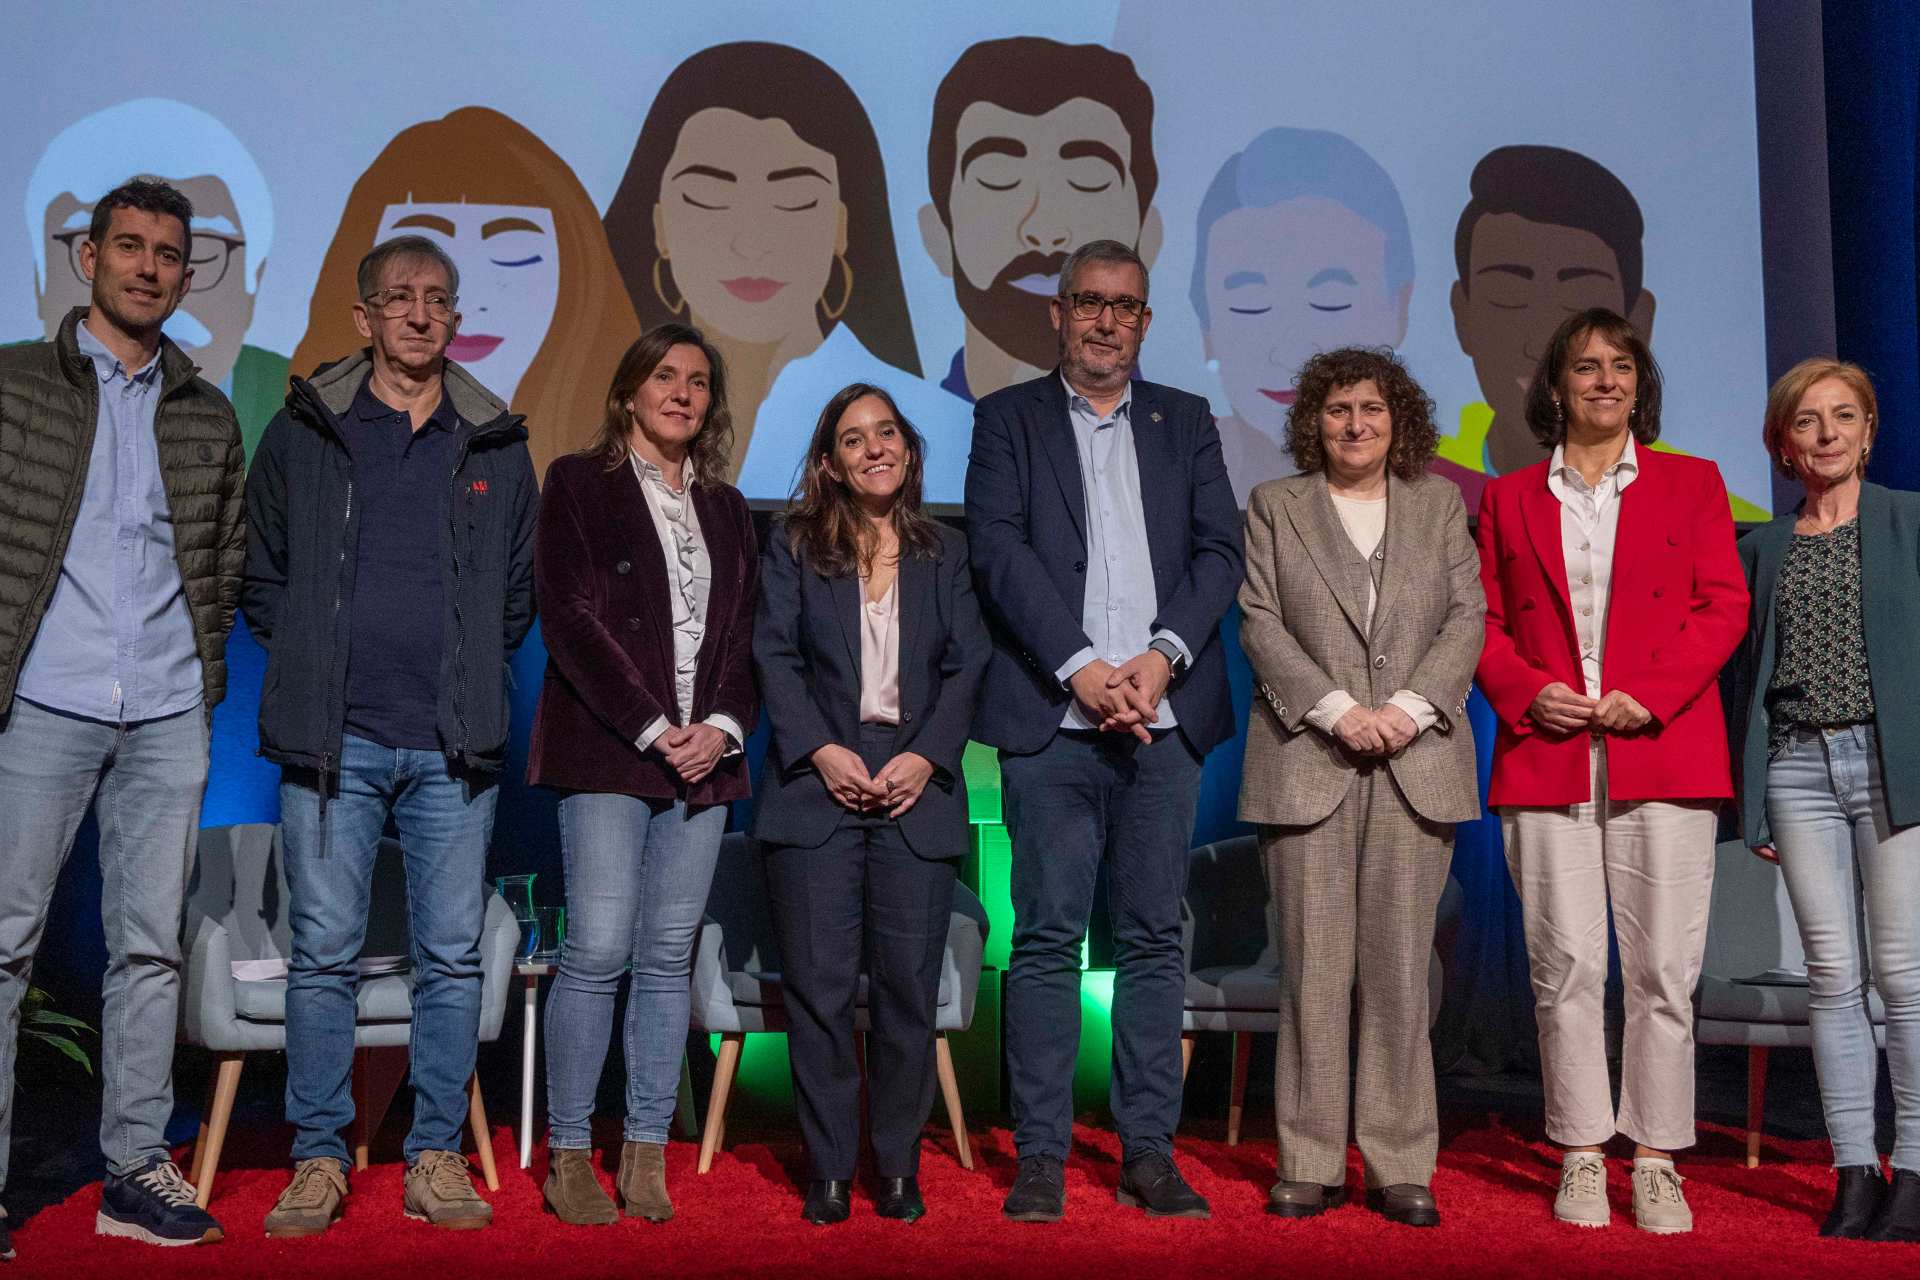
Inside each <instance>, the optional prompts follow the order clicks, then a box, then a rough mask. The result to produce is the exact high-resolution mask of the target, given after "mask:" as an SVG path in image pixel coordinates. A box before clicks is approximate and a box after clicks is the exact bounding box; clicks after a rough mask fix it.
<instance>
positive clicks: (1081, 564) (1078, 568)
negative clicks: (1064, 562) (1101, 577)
mask: <svg viewBox="0 0 1920 1280" xmlns="http://www.w3.org/2000/svg"><path fill="white" fill-rule="evenodd" d="M1073 571H1074V572H1075V573H1085V572H1086V571H1087V562H1086V561H1085V560H1075V561H1074V562H1073Z"/></svg>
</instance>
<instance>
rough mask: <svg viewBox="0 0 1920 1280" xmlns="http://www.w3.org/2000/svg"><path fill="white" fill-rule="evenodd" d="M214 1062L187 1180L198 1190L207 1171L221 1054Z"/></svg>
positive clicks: (217, 1055) (215, 1057) (201, 1108)
mask: <svg viewBox="0 0 1920 1280" xmlns="http://www.w3.org/2000/svg"><path fill="white" fill-rule="evenodd" d="M213 1064H214V1070H212V1071H209V1072H208V1073H207V1096H206V1099H205V1100H204V1101H202V1102H201V1104H200V1132H199V1133H198V1134H196V1135H195V1136H194V1139H193V1168H192V1170H191V1171H190V1172H189V1173H188V1174H187V1181H188V1182H191V1183H192V1184H193V1185H194V1187H195V1189H196V1190H197V1189H198V1188H199V1186H200V1175H201V1174H202V1173H204V1172H206V1170H205V1169H204V1168H203V1166H204V1165H205V1164H206V1160H207V1129H208V1127H209V1126H208V1121H210V1120H211V1119H212V1118H213V1092H214V1088H215V1086H217V1085H218V1084H219V1082H220V1071H219V1066H220V1055H219V1054H215V1055H214V1058H213Z"/></svg>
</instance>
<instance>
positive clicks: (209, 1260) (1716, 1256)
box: [0, 1118, 1920, 1280]
mask: <svg viewBox="0 0 1920 1280" xmlns="http://www.w3.org/2000/svg"><path fill="white" fill-rule="evenodd" d="M1256 1123H1257V1122H1256ZM1196 1130H1197V1131H1198V1132H1200V1133H1202V1134H1210V1135H1218V1133H1219V1129H1218V1128H1217V1126H1216V1127H1214V1128H1212V1129H1211V1130H1209V1129H1208V1128H1206V1127H1205V1125H1204V1123H1202V1124H1200V1125H1197V1126H1196ZM928 1133H929V1137H928V1140H927V1144H926V1149H925V1153H924V1159H923V1161H922V1167H921V1186H922V1188H923V1189H924V1191H925V1193H926V1198H927V1202H928V1206H929V1209H930V1212H929V1214H928V1216H927V1217H926V1218H924V1219H923V1220H921V1221H920V1222H919V1223H917V1224H914V1225H912V1226H903V1225H901V1224H898V1223H894V1222H886V1221H882V1220H880V1219H877V1218H875V1217H873V1215H872V1206H871V1201H870V1200H868V1199H867V1198H866V1197H865V1196H864V1195H863V1194H860V1193H856V1196H855V1200H854V1217H853V1220H852V1221H850V1222H848V1223H845V1224H843V1225H841V1226H837V1227H829V1228H814V1227H808V1226H807V1225H806V1224H804V1223H802V1222H801V1221H800V1220H799V1218H798V1212H799V1207H800V1200H799V1193H798V1192H797V1191H796V1190H795V1188H794V1182H793V1179H794V1178H795V1176H796V1175H797V1174H799V1172H800V1167H799V1166H800V1151H799V1144H798V1141H797V1139H796V1138H794V1137H793V1136H791V1134H790V1133H787V1132H784V1131H781V1132H775V1131H766V1130H758V1131H757V1130H754V1129H751V1128H748V1129H747V1131H746V1132H743V1133H741V1134H740V1135H739V1139H740V1140H739V1141H738V1143H737V1144H736V1145H734V1146H732V1147H730V1148H729V1149H728V1150H726V1151H724V1152H722V1153H721V1155H720V1156H719V1157H718V1158H717V1159H716V1160H715V1162H714V1168H713V1172H711V1173H709V1174H708V1175H706V1176H705V1177H701V1176H699V1175H697V1174H695V1173H694V1156H695V1147H694V1145H693V1144H690V1143H682V1142H677V1143H675V1144H674V1145H673V1147H672V1149H671V1151H670V1153H669V1156H668V1176H669V1180H670V1185H671V1187H672V1190H673V1194H674V1200H675V1202H676V1205H677V1208H678V1216H677V1217H675V1219H674V1220H673V1221H672V1222H670V1223H667V1224H665V1225H653V1224H648V1223H644V1222H639V1221H623V1222H621V1223H619V1224H618V1225H615V1226H611V1227H591V1228H569V1227H564V1226H562V1225H560V1224H559V1223H558V1222H557V1221H555V1220H554V1218H553V1217H552V1216H551V1215H549V1214H546V1213H544V1212H543V1211H542V1205H541V1201H540V1182H539V1179H540V1178H541V1177H543V1176H544V1174H545V1166H544V1161H543V1159H541V1158H540V1157H538V1156H536V1162H535V1165H534V1167H533V1168H531V1169H528V1170H525V1171H522V1170H520V1169H517V1168H514V1167H513V1165H514V1155H513V1144H512V1139H511V1136H510V1135H509V1133H508V1131H507V1130H506V1129H504V1128H502V1129H500V1130H499V1131H498V1133H497V1135H496V1141H495V1149H496V1151H497V1152H498V1158H499V1161H500V1172H501V1187H500V1190H499V1192H498V1193H497V1194H495V1195H493V1196H492V1197H491V1198H492V1200H493V1203H494V1207H495V1218H494V1225H493V1226H492V1227H491V1228H490V1229H488V1230H486V1231H478V1232H444V1231H438V1230H435V1229H434V1228H431V1227H428V1226H426V1225H425V1224H423V1223H418V1222H411V1221H407V1220H405V1219H403V1218H402V1217H401V1215H400V1195H401V1183H400V1166H399V1165H398V1164H397V1163H386V1164H381V1165H376V1166H375V1167H374V1168H372V1169H370V1170H369V1171H368V1172H367V1173H365V1174H362V1175H360V1176H358V1177H357V1178H355V1179H354V1183H353V1195H352V1198H351V1199H350V1200H349V1202H348V1208H347V1214H346V1217H345V1218H344V1219H343V1220H342V1221H341V1222H340V1223H339V1224H338V1225H337V1226H335V1227H334V1228H333V1230H332V1231H330V1232H328V1233H327V1234H326V1235H325V1236H323V1237H320V1238H318V1239H314V1240H292V1241H270V1240H267V1239H266V1238H265V1237H264V1236H262V1235H261V1234H260V1220H261V1217H262V1216H263V1215H264V1214H265V1213H266V1211H267V1209H268V1208H269V1207H270V1206H271V1204H272V1202H273V1199H274V1197H275V1195H276V1194H278V1192H279V1190H280V1188H281V1187H282V1186H283V1185H284V1184H285V1181H286V1176H287V1174H286V1170H285V1168H284V1167H283V1166H281V1165H280V1164H278V1163H277V1161H276V1160H275V1158H274V1154H273V1152H272V1151H270V1149H269V1147H270V1144H271V1143H273V1142H275V1141H277V1140H278V1139H280V1138H281V1137H282V1135H280V1134H260V1135H253V1138H252V1140H249V1135H246V1134H238V1133H237V1134H235V1135H234V1138H233V1140H232V1141H231V1142H230V1143H229V1150H230V1151H233V1153H234V1155H233V1159H234V1163H233V1164H232V1165H230V1166H229V1168H228V1169H227V1170H226V1171H224V1172H223V1173H222V1174H221V1176H220V1179H219V1182H218V1185H217V1187H216V1189H215V1196H214V1200H213V1205H212V1208H213V1211H214V1212H215V1214H216V1215H217V1216H218V1217H219V1218H220V1219H221V1221H222V1223H223V1224H224V1226H225V1228H226V1231H227V1239H226V1241H225V1242H224V1243H222V1244H218V1245H212V1246H206V1247H198V1248H191V1249H173V1250H158V1249H151V1248H147V1247H144V1246H141V1245H136V1244H131V1243H128V1242H125V1241H120V1240H102V1239H98V1238H96V1237H95V1236H94V1235H93V1214H94V1209H95V1207H96V1204H97V1199H98V1188H96V1187H88V1188H85V1189H83V1190H81V1191H80V1192H78V1193H76V1194H75V1195H73V1196H72V1197H70V1198H69V1199H68V1200H66V1201H65V1202H63V1203H61V1204H57V1205H54V1206H51V1207H49V1208H47V1209H45V1210H43V1211H42V1212H40V1213H39V1214H37V1215H35V1216H34V1218H33V1219H32V1220H31V1221H29V1222H28V1223H26V1224H25V1225H24V1226H22V1227H21V1228H20V1229H18V1230H17V1231H16V1232H15V1235H14V1239H15V1243H16V1244H17V1246H18V1248H19V1251H20V1257H19V1260H18V1261H17V1262H15V1263H13V1264H12V1265H10V1266H5V1267H0V1280H17V1278H19V1277H25V1276H28V1275H43V1274H44V1275H61V1276H79V1275H118V1276H127V1277H136V1276H137V1277H142V1278H144V1277H166V1276H186V1277H194V1278H195V1280H214V1278H216V1277H228V1276H272V1277H283V1276H285V1277H293V1276H316V1277H326V1278H327V1280H342V1278H343V1277H349V1276H402V1275H410V1276H415V1277H419V1278H420V1280H427V1278H428V1277H460V1278H461V1280H495V1278H499V1280H547V1278H548V1277H561V1276H612V1275H657V1276H669V1277H675V1278H676V1280H678V1278H679V1277H686V1276H698V1275H725V1274H738V1273H746V1272H765V1273H768V1274H772V1275H778V1276H782V1277H787V1276H812V1275H821V1276H836V1277H838V1276H899V1275H911V1276H916V1277H917V1276H934V1275H962V1274H965V1275H970V1276H975V1277H981V1276H999V1275H1020V1276H1025V1275H1044V1276H1046V1277H1048V1280H1065V1278H1066V1277H1074V1276H1097V1277H1101V1280H1121V1278H1122V1277H1125V1278H1127V1280H1131V1278H1132V1277H1157V1276H1168V1277H1182V1276H1185V1275H1194V1276H1204V1277H1214V1276H1239V1275H1247V1276H1253V1275H1259V1276H1274V1275H1288V1276H1303V1277H1304V1276H1313V1277H1320V1276H1346V1275H1356V1276H1358V1275H1369V1276H1371V1275H1419V1276H1461V1277H1476V1278H1477V1277H1485V1276H1489V1275H1520V1274H1528V1275H1537V1276H1542V1277H1556V1278H1557V1277H1561V1276H1588V1275H1591V1276H1601V1275H1605V1276H1609V1277H1613V1278H1615V1280H1632V1278H1633V1277H1640V1276H1682V1275H1684V1276H1687V1277H1689V1278H1690V1280H1725V1278H1727V1277H1733V1276H1738V1277H1740V1280H1760V1278H1762V1277H1771V1276H1779V1277H1792V1280H1809V1277H1817V1276H1822V1275H1844V1276H1846V1277H1847V1278H1848V1280H1858V1278H1863V1277H1869V1276H1896V1275H1897V1276H1920V1245H1870V1244H1864V1243H1858V1242H1853V1241H1827V1240H1821V1239H1819V1238H1818V1237H1816V1236H1815V1234H1814V1230H1815V1228H1816V1226H1817V1225H1818V1222H1819V1218H1820V1216H1821V1215H1823V1214H1824V1213H1825V1211H1826V1207H1827V1203H1828V1200H1829V1197H1830V1195H1831V1191H1830V1187H1831V1181H1830V1180H1831V1177H1832V1174H1831V1171H1830V1170H1828V1169H1827V1168H1825V1167H1824V1164H1823V1161H1824V1159H1825V1157H1826V1148H1825V1144H1824V1143H1813V1142H1803V1143H1769V1144H1768V1145H1767V1148H1766V1152H1765V1158H1766V1163H1764V1164H1762V1165H1761V1167H1760V1168H1758V1169H1747V1168H1745V1167H1744V1164H1743V1163H1742V1161H1741V1159H1740V1149H1739V1146H1738V1144H1737V1142H1736V1136H1735V1135H1733V1134H1731V1133H1729V1132H1727V1131H1725V1130H1715V1129H1709V1130H1706V1131H1704V1132H1703V1135H1702V1139H1703V1140H1702V1144H1701V1147H1700V1148H1699V1149H1698V1150H1697V1151H1696V1153H1695V1156H1694V1158H1693V1159H1691V1160H1688V1161H1686V1162H1685V1163H1684V1164H1683V1166H1682V1171H1683V1172H1684V1173H1685V1174H1686V1175H1687V1178H1688V1181H1687V1187H1686V1189H1687V1195H1688V1199H1689V1201H1690V1202H1691V1204H1692V1205H1693V1211H1694V1217H1695V1221H1696V1223H1697V1228H1696V1230H1695V1231H1694V1233H1693V1234H1692V1235H1690V1236H1667V1237H1654V1236H1648V1235H1644V1234H1642V1233H1641V1232H1638V1231H1636V1230H1634V1229H1633V1226H1632V1220H1633V1219H1632V1208H1631V1192H1630V1190H1629V1188H1628V1186H1627V1178H1626V1174H1625V1172H1624V1167H1625V1166H1624V1164H1623V1163H1622V1162H1617V1161H1616V1162H1613V1164H1614V1167H1613V1172H1612V1187H1611V1190H1612V1197H1613V1211H1614V1225H1613V1226H1612V1227H1609V1228H1607V1229H1605V1230H1600V1231H1593V1230H1583V1229H1581V1228H1577V1227H1565V1226H1561V1225H1559V1224H1556V1223H1554V1222H1553V1221H1552V1220H1551V1218H1550V1216H1549V1204H1550V1200H1551V1197H1552V1194H1553V1190H1554V1187H1555V1185H1556V1179H1557V1175H1558V1167H1559V1166H1558V1161H1557V1159H1556V1158H1555V1157H1553V1156H1552V1155H1551V1153H1550V1152H1549V1150H1548V1148H1547V1147H1546V1146H1545V1145H1544V1144H1543V1143H1539V1142H1532V1141H1528V1140H1526V1139H1525V1138H1523V1137H1522V1136H1521V1135H1519V1134H1517V1133H1515V1132H1514V1131H1513V1130H1511V1129H1509V1128H1507V1127H1506V1126H1505V1125H1504V1124H1503V1123H1502V1122H1501V1121H1499V1120H1498V1119H1496V1118H1476V1119H1474V1120H1473V1121H1472V1122H1471V1123H1468V1124H1466V1125H1465V1126H1464V1127H1458V1128H1456V1129H1455V1131H1454V1132H1452V1133H1450V1135H1449V1139H1448V1142H1447V1146H1446V1148H1445V1149H1444V1150H1443V1151H1442V1153H1441V1157H1440V1172H1439V1175H1438V1176H1437V1177H1436V1179H1435V1181H1434V1192H1435V1195H1436V1196H1437V1197H1438V1198H1439V1201H1440V1207H1441V1212H1442V1214H1443V1216H1444V1219H1445V1220H1444V1222H1443V1223H1442V1225H1441V1226H1440V1227H1439V1228H1438V1229H1435V1230H1430V1231H1419V1230H1413V1229H1409V1228H1404V1227H1395V1226H1391V1225H1389V1224H1387V1223H1386V1222H1384V1221H1382V1220H1381V1219H1380V1218H1379V1217H1377V1216H1375V1215H1374V1214H1372V1213H1369V1212H1368V1211H1367V1210H1366V1209H1364V1208H1362V1207H1360V1206H1359V1205H1357V1204H1354V1205H1349V1206H1348V1207H1347V1208H1344V1209H1341V1210H1339V1211H1337V1212H1335V1213H1331V1214H1327V1215H1324V1216H1322V1217H1320V1218H1317V1219H1312V1220H1309V1221H1305V1222H1288V1221H1283V1220H1280V1219H1275V1218H1270V1217H1267V1216H1266V1215H1265V1213H1263V1212H1262V1206H1263V1205H1264V1203H1265V1197H1266V1189H1267V1186H1268V1185H1269V1183H1270V1182H1271V1181H1272V1178H1273V1141H1272V1139H1271V1137H1265V1138H1264V1139H1256V1140H1253V1141H1249V1142H1245V1143H1242V1144H1241V1145H1240V1146H1238V1147H1228V1146H1227V1145H1226V1144H1225V1143H1224V1142H1220V1141H1209V1140H1206V1139H1205V1138H1203V1137H1192V1138H1183V1139H1182V1140H1181V1142H1180V1143H1179V1156H1180V1160H1181V1165H1182V1167H1183V1169H1184V1170H1185V1171H1186V1173H1187V1176H1188V1177H1189V1179H1190V1180H1191V1181H1192V1182H1193V1184H1194V1185H1195V1186H1196V1187H1197V1188H1198V1189H1199V1190H1200V1191H1201V1192H1202V1193H1203V1194H1205V1195H1206V1196H1208V1197H1209V1198H1210V1199H1211V1200H1212V1202H1213V1212H1214V1216H1213V1220H1212V1221H1211V1222H1192V1221H1173V1222H1154V1221H1149V1220H1147V1219H1146V1218H1144V1217H1143V1216H1141V1215H1140V1214H1139V1213H1138V1212H1137V1211H1133V1210H1123V1209H1121V1208H1119V1207H1118V1206H1116V1205H1115V1204H1114V1202H1113V1187H1114V1184H1115V1182H1116V1181H1117V1180H1118V1177H1119V1166H1118V1164H1117V1163H1116V1162H1117V1159H1118V1154H1119V1150H1118V1143H1117V1142H1116V1140H1115V1139H1114V1137H1113V1135H1112V1134H1111V1133H1110V1132H1108V1131H1106V1130H1100V1129H1094V1128H1089V1127H1082V1128H1080V1129H1079V1130H1078V1131H1077V1133H1076V1139H1077V1146H1076V1148H1075V1151H1074V1159H1073V1161H1072V1163H1071V1165H1070V1166H1069V1173H1068V1183H1067V1185H1068V1207H1067V1218H1066V1220H1065V1221H1064V1222H1061V1223H1057V1224H1054V1225H1051V1226H1037V1225H1019V1224H1014V1223H1008V1222H1005V1221H1002V1220H1001V1218H1000V1215H999V1204H1000V1197H1001V1196H1002V1195H1003V1194H1004V1192H1005V1189H1006V1187H1007V1185H1008V1184H1009V1183H1010V1181H1011V1179H1012V1175H1013V1160H1012V1144H1011V1141H1010V1138H1009V1136H1008V1134H1007V1131H1006V1130H1004V1129H995V1130H992V1131H990V1132H984V1133H977V1134H976V1148H975V1155H976V1162H977V1166H978V1167H977V1169H976V1171H975V1172H973V1173H967V1172H966V1171H964V1170H962V1169H961V1168H960V1167H959V1165H958V1164H957V1163H956V1162H955V1161H954V1159H953V1156H952V1153H951V1147H950V1145H949V1140H948V1139H946V1138H945V1137H942V1136H938V1132H937V1131H936V1130H934V1129H929V1131H928ZM768 1138H772V1141H771V1142H769V1141H767V1139H768ZM236 1147H237V1148H238V1149H237V1150H235V1148H236ZM182 1159H183V1163H184V1159H185V1157H184V1153H183V1156H182ZM388 1159H389V1160H390V1161H391V1160H392V1159H393V1156H392V1154H391V1153H389V1154H388ZM1354 1176H1355V1178H1356V1179H1357V1177H1358V1167H1357V1164H1356V1167H1355V1170H1354ZM605 1181H606V1182H607V1183H608V1185H611V1178H610V1177H608V1178H606V1179H605ZM1356 1185H1357V1183H1356Z"/></svg>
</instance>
